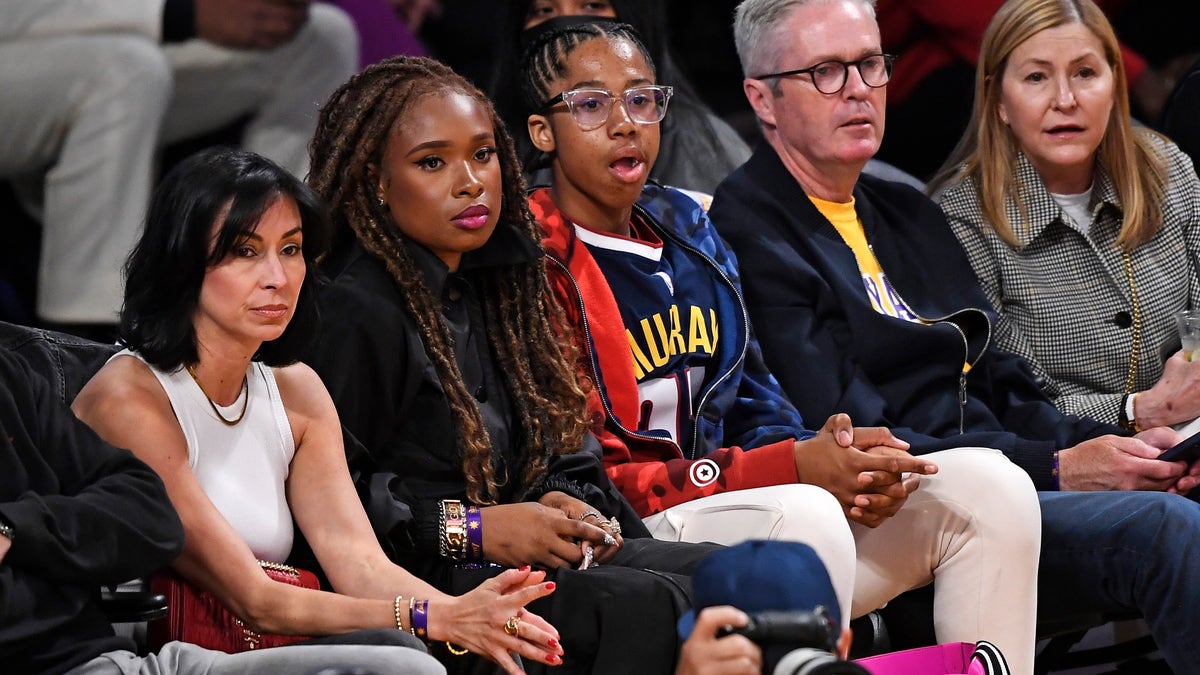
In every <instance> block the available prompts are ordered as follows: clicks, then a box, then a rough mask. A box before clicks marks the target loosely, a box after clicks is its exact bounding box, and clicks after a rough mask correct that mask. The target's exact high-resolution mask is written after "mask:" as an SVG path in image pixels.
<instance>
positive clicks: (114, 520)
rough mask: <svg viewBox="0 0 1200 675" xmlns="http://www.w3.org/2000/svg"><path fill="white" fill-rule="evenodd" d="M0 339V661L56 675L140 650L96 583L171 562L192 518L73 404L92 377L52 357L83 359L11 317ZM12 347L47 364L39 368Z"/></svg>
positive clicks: (17, 670) (146, 571) (143, 572)
mask: <svg viewBox="0 0 1200 675" xmlns="http://www.w3.org/2000/svg"><path fill="white" fill-rule="evenodd" d="M0 342H2V343H3V346H2V347H0V519H3V520H4V521H5V522H6V523H8V524H10V525H11V526H12V527H13V529H14V531H15V534H14V538H13V543H12V548H11V549H10V550H9V552H8V554H7V555H6V556H5V557H4V559H3V560H2V561H0V663H2V664H4V665H3V669H4V671H5V672H13V673H59V672H64V671H66V670H69V669H71V668H73V667H75V666H77V665H79V664H81V663H84V662H86V661H88V660H90V659H92V658H94V657H96V656H99V655H100V654H102V653H104V652H106V651H111V650H114V649H130V650H132V649H133V648H134V645H133V643H132V641H130V640H128V639H125V638H118V637H115V636H114V635H113V631H112V627H111V626H110V624H109V622H108V619H107V618H106V617H105V616H104V614H103V613H102V612H101V610H100V608H99V606H98V605H97V602H96V598H97V594H98V590H99V587H100V586H101V585H103V584H116V583H119V582H122V581H125V580H127V579H132V578H134V577H138V576H143V575H146V574H149V573H150V572H152V571H154V570H156V569H158V568H160V567H162V566H164V565H167V564H168V563H170V562H171V560H173V559H174V558H175V556H176V555H178V554H179V552H180V550H182V548H183V526H182V525H181V524H180V522H179V518H178V516H176V514H175V511H174V509H173V508H172V507H171V502H170V500H169V499H168V498H167V493H166V489H165V488H164V487H163V484H162V482H161V481H160V480H159V478H158V476H157V475H156V474H155V473H154V472H153V471H152V470H151V469H150V468H149V467H147V466H146V465H145V464H143V463H142V462H140V461H139V460H137V459H136V458H135V457H134V456H133V455H131V454H130V453H128V452H126V451H124V450H118V449H116V448H113V447H112V446H110V445H108V444H107V443H105V442H104V441H102V440H100V438H99V437H98V436H96V434H95V433H93V432H92V430H91V429H89V428H88V427H87V426H86V425H84V424H83V423H82V422H80V421H78V420H77V419H76V418H75V416H74V415H73V414H72V413H71V411H70V409H69V408H67V407H66V405H65V403H64V402H63V400H62V397H63V395H64V391H65V390H69V389H71V388H73V387H75V386H76V385H77V382H79V381H80V378H81V377H83V375H82V373H81V371H79V370H77V369H75V368H74V367H73V366H74V365H75V364H71V363H68V366H67V368H65V369H62V368H58V369H56V368H54V367H53V366H50V365H49V364H51V363H53V362H54V361H55V359H57V363H58V364H60V365H61V364H62V363H63V359H66V360H67V361H71V360H72V359H74V357H73V356H72V355H71V354H70V353H66V352H59V350H58V349H57V346H56V345H55V343H54V341H53V339H52V338H51V337H50V336H47V335H45V334H41V335H40V336H39V334H37V333H30V332H29V331H25V330H24V329H18V330H13V327H11V326H7V325H0ZM13 347H18V348H22V349H25V350H29V351H31V352H32V354H31V356H32V358H31V359H30V360H31V361H38V362H39V363H40V364H42V365H43V366H48V367H46V368H45V369H44V372H42V373H35V372H34V370H33V369H32V368H31V366H30V364H29V363H28V362H27V361H26V360H25V359H24V358H21V357H18V356H16V355H15V354H14V352H13V351H11V350H12V348H13ZM94 351H95V352H96V355H101V353H102V352H103V351H104V350H103V349H102V348H97V349H96V350H94ZM46 359H50V360H49V361H48V360H46ZM47 377H48V378H49V380H48V379H47ZM51 382H53V384H52V383H51Z"/></svg>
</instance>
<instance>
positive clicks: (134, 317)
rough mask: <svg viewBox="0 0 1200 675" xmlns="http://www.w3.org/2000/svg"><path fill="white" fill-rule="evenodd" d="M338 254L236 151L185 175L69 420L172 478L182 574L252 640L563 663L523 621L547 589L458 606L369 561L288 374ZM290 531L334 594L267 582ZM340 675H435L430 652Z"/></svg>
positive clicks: (344, 477)
mask: <svg viewBox="0 0 1200 675" xmlns="http://www.w3.org/2000/svg"><path fill="white" fill-rule="evenodd" d="M327 239H328V220H327V216H326V214H325V211H324V209H323V205H322V203H321V201H320V199H319V198H318V197H317V196H316V195H315V194H314V193H313V192H312V190H310V189H309V188H308V187H307V186H306V185H305V184H304V183H302V182H301V181H300V179H298V178H296V177H294V176H292V175H291V174H289V173H288V172H286V171H285V170H284V169H282V168H281V167H279V166H278V165H276V164H274V163H272V162H270V161H269V160H267V159H265V158H263V157H261V156H258V155H254V154H252V153H248V152H245V151H241V150H233V149H226V148H217V149H212V150H208V151H204V152H201V153H199V154H197V155H195V156H193V157H191V158H189V159H187V160H185V161H184V162H182V163H181V164H179V165H178V166H177V167H176V168H175V169H173V170H172V171H171V172H170V173H169V174H168V175H167V176H166V177H165V178H164V179H163V182H162V184H161V185H160V187H159V188H158V190H157V191H156V192H155V196H154V199H153V201H152V203H151V208H150V212H149V215H148V216H147V219H146V228H145V231H144V234H143V235H142V238H141V240H140V241H139V242H138V245H137V247H135V249H134V251H133V253H132V254H131V255H130V258H129V263H128V265H127V275H128V279H129V284H128V286H127V290H126V297H125V303H124V307H123V308H122V312H121V341H122V343H123V344H124V345H125V346H126V347H127V349H126V350H125V351H122V352H120V353H118V354H117V355H116V356H114V357H113V358H112V359H111V360H109V362H108V363H107V364H106V365H105V366H104V367H103V368H101V369H100V371H99V372H98V373H97V374H96V375H95V376H94V377H93V378H92V379H91V381H89V382H88V384H87V385H85V386H84V388H83V389H82V390H81V391H80V393H79V396H78V397H76V399H75V402H74V403H73V404H72V407H73V408H74V410H75V412H76V414H77V415H78V416H79V417H80V419H82V420H83V421H85V422H87V423H88V424H89V425H91V426H92V428H94V429H95V430H96V431H97V433H99V434H100V435H101V436H102V437H103V438H105V440H107V441H109V442H111V443H114V444H119V445H121V446H124V447H128V448H130V449H131V450H132V451H133V452H134V454H136V455H138V456H139V457H140V458H141V459H143V460H144V461H145V462H146V463H147V464H149V465H150V466H151V467H152V468H153V469H154V470H155V471H156V472H157V473H158V475H159V476H161V477H162V479H163V482H164V483H165V484H166V486H167V491H168V493H169V494H170V496H171V502H172V504H174V506H175V508H176V510H178V512H179V514H180V519H181V520H182V521H183V526H184V531H185V532H186V534H187V542H186V545H185V546H184V549H183V553H182V555H181V556H180V557H179V558H178V559H177V560H176V561H175V562H174V563H173V564H172V567H173V568H174V570H175V571H176V572H177V573H178V574H179V575H180V576H182V577H183V578H184V579H185V580H186V581H187V582H189V583H191V584H193V585H195V586H196V587H197V588H199V589H200V590H202V591H207V592H208V593H211V594H212V595H213V596H214V597H216V598H217V599H218V600H219V601H220V602H221V603H222V604H223V605H224V606H225V607H227V608H228V609H229V611H230V612H231V613H232V614H233V615H234V616H236V617H238V618H239V619H240V620H241V621H242V622H244V623H245V624H246V626H247V627H248V628H249V629H250V630H252V631H255V632H259V633H281V634H291V635H315V636H325V635H341V636H342V638H343V640H345V641H347V642H353V641H355V640H356V639H358V638H356V636H355V633H353V631H358V630H363V629H371V628H393V629H395V631H396V632H391V635H392V636H394V637H398V638H403V637H409V636H405V635H404V633H405V632H408V633H411V635H412V636H418V637H421V638H423V639H426V640H431V641H437V642H439V643H444V642H450V643H453V644H456V645H459V648H460V649H466V650H471V651H473V652H476V653H478V654H482V655H485V656H487V657H488V658H490V659H492V660H494V661H496V662H497V663H498V664H499V665H500V666H502V667H503V669H504V670H505V672H508V673H517V672H520V668H519V666H518V665H517V664H516V662H515V661H514V656H513V655H517V656H519V657H521V658H524V659H529V660H540V661H546V662H549V663H556V662H558V661H559V659H560V655H561V653H562V649H561V648H560V647H558V645H557V642H556V640H557V638H558V633H557V632H556V631H555V630H554V628H553V627H552V626H551V625H550V624H548V623H546V622H545V621H544V620H542V619H541V618H540V617H538V616H537V615H536V614H533V613H532V612H529V611H528V610H525V609H523V607H524V606H525V605H526V604H528V603H529V602H530V601H532V600H534V599H535V598H539V597H543V596H545V595H548V594H549V593H551V592H552V591H553V589H554V585H553V584H552V583H542V580H543V577H544V575H543V574H542V573H541V572H533V571H530V570H529V569H524V570H511V571H508V572H505V573H504V574H502V575H500V576H498V577H496V578H494V579H489V580H487V581H485V582H483V583H482V584H481V585H480V586H479V587H478V588H476V589H474V590H472V591H471V592H469V593H466V594H465V595H462V596H460V597H455V596H452V595H448V594H445V593H443V592H441V591H439V590H437V589H435V588H433V587H431V586H430V585H429V584H427V583H425V582H424V581H422V580H420V579H418V578H416V577H414V576H413V575H412V574H410V573H409V572H407V571H406V570H404V569H403V568H402V567H399V566H397V565H395V564H393V563H392V562H391V561H389V560H388V559H387V556H386V555H385V554H384V552H383V550H382V549H381V548H380V546H379V543H378V542H377V541H376V539H375V536H374V533H373V532H372V530H371V525H370V523H369V521H368V520H367V518H366V515H365V513H364V511H363V507H362V504H361V503H360V502H359V500H358V496H357V495H356V494H355V492H354V486H353V482H352V481H351V479H350V476H349V472H348V471H347V468H346V458H345V454H344V452H343V450H342V438H341V425H340V424H339V423H338V416H337V411H336V410H335V409H334V407H333V403H332V401H330V399H329V395H328V393H327V392H326V391H325V389H324V387H322V386H321V381H320V379H318V378H317V376H316V374H315V373H313V371H312V370H311V369H310V368H309V367H308V366H305V365H303V364H301V363H297V362H296V356H297V354H298V352H299V349H300V348H301V347H303V346H304V345H306V344H307V342H308V340H309V339H310V338H311V336H312V334H311V330H312V328H313V323H312V319H313V317H312V312H313V307H312V304H311V303H312V298H311V291H310V290H308V289H307V287H306V284H305V277H306V276H309V275H310V269H311V268H312V267H313V265H314V264H315V263H314V260H315V258H316V257H317V256H318V255H320V254H321V253H322V252H323V251H324V245H325V243H326V242H327ZM308 285H309V286H311V282H310V283H309V284H308ZM294 529H295V530H298V531H299V532H300V533H302V534H303V535H304V537H305V539H306V541H307V543H308V545H309V546H311V547H312V550H313V552H315V554H316V557H317V560H318V562H319V563H320V566H321V570H322V571H323V572H324V574H325V575H326V576H327V577H328V579H329V583H330V585H331V586H332V587H333V589H334V591H335V592H324V591H319V590H313V589H308V588H300V587H297V586H292V585H289V584H281V583H277V582H275V581H274V580H272V579H271V578H270V577H268V576H267V575H265V574H263V573H262V571H261V570H260V565H261V562H263V561H265V562H266V563H268V564H269V563H279V562H283V561H284V560H286V559H287V558H288V556H289V555H290V553H291V549H292V542H293V531H294ZM403 607H407V608H408V611H403V609H402V608H403ZM510 623H512V624H513V625H519V630H513V629H512V626H509V624H510ZM409 640H415V637H409ZM289 649H292V647H291V646H288V647H280V648H278V650H280V651H286V650H289ZM269 651H274V650H269ZM289 653H290V654H291V657H292V658H293V659H294V661H292V662H290V663H288V664H287V666H288V667H286V668H280V669H279V672H299V671H300V669H302V668H307V669H310V670H315V669H316V666H315V665H314V664H313V663H310V662H309V661H308V660H307V659H308V653H307V652H304V651H299V652H289ZM389 662H390V664H391V665H387V664H388V663H389ZM401 664H403V665H401ZM342 665H343V666H344V667H346V668H350V669H353V668H364V669H366V670H368V671H374V670H376V669H379V668H386V669H388V670H392V669H400V670H403V669H405V668H412V669H414V670H426V671H432V670H440V668H438V667H436V664H435V663H434V662H432V660H431V659H430V657H429V656H428V654H426V653H425V650H424V649H421V648H420V645H419V644H417V649H403V650H396V651H394V652H391V653H390V654H388V655H387V660H384V661H381V660H379V659H378V655H377V654H376V655H372V654H371V652H369V651H364V652H363V656H362V657H361V660H360V659H357V658H356V659H350V658H348V659H347V660H346V661H345V662H344V663H343V664H342Z"/></svg>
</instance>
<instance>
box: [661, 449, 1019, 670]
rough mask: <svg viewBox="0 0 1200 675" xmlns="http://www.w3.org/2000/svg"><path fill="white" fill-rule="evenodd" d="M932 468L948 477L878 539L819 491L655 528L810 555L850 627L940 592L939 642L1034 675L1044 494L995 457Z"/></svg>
mask: <svg viewBox="0 0 1200 675" xmlns="http://www.w3.org/2000/svg"><path fill="white" fill-rule="evenodd" d="M925 457H927V458H928V459H930V460H931V461H933V462H934V463H935V464H937V465H938V473H937V474H936V475H934V476H925V477H923V478H922V480H921V486H920V488H919V489H918V490H917V491H916V492H914V493H912V495H910V496H909V498H908V501H907V502H906V503H905V504H904V506H903V507H902V508H901V509H900V511H899V512H898V513H897V514H896V515H895V516H893V517H892V518H889V519H888V520H887V521H885V522H884V523H883V524H881V525H880V526H879V527H877V528H874V529H872V528H868V527H864V526H862V525H858V524H853V523H848V522H847V520H846V517H845V515H844V512H843V510H842V507H841V505H840V504H839V503H838V501H837V500H836V499H835V498H834V497H833V495H831V494H829V493H828V492H826V491H824V490H822V489H820V488H816V487H813V486H811V485H778V486H773V487H766V488H755V489H752V490H736V491H733V492H726V493H722V494H718V495H713V496H711V497H704V498H702V499H697V500H694V501H692V502H689V503H687V504H681V505H679V506H676V507H674V508H671V509H668V510H667V511H664V512H662V513H658V514H655V515H653V516H651V517H649V518H646V519H645V523H646V526H647V527H648V528H649V529H650V532H651V533H652V534H653V535H654V536H655V537H657V538H660V539H668V540H672V541H712V542H717V543H720V544H727V545H729V544H736V543H738V542H740V541H744V540H746V539H786V540H794V541H802V542H804V543H806V544H809V545H810V546H812V547H813V549H814V550H816V551H817V553H818V554H819V555H820V556H821V559H822V561H824V563H825V566H826V568H827V569H828V570H829V576H830V579H831V581H832V582H833V584H834V590H835V591H836V592H837V594H838V599H839V601H840V602H841V604H842V617H843V621H844V622H848V621H849V618H850V617H857V616H861V615H863V614H866V613H867V612H869V611H872V610H874V609H877V608H879V607H881V606H883V605H884V604H885V603H887V601H888V600H891V599H892V598H894V597H895V596H897V595H899V594H900V593H903V592H904V591H907V590H910V589H913V588H918V587H921V586H924V585H926V584H928V583H930V582H931V581H934V580H936V581H937V584H936V585H935V586H934V627H935V629H936V631H937V638H938V640H939V641H941V642H955V641H963V642H975V641H977V640H988V641H991V642H993V643H995V644H996V645H997V646H999V647H1000V649H1001V650H1002V651H1003V652H1004V655H1005V658H1006V659H1007V660H1008V663H1009V665H1010V667H1011V668H1012V669H1013V672H1014V673H1021V674H1026V675H1027V674H1028V673H1032V672H1033V654H1034V632H1035V624H1036V618H1037V566H1038V554H1039V552H1040V548H1041V513H1040V511H1039V509H1038V501H1037V493H1036V492H1035V491H1034V489H1033V483H1032V482H1031V481H1030V480H1029V477H1028V476H1027V475H1026V474H1025V472H1024V471H1022V470H1021V469H1020V468H1018V467H1017V466H1016V465H1014V464H1012V463H1011V462H1010V461H1009V460H1008V459H1007V458H1005V457H1004V455H1003V454H1001V453H1000V452H999V451H996V450H989V449H983V448H958V449H954V450H946V451H943V452H937V453H932V454H929V455H925ZM850 589H853V590H850ZM848 606H849V607H851V609H850V611H846V607H848Z"/></svg>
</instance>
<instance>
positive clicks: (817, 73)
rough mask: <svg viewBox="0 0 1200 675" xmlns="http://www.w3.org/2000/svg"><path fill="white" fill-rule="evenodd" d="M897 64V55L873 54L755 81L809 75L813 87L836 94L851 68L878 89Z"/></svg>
mask: <svg viewBox="0 0 1200 675" xmlns="http://www.w3.org/2000/svg"><path fill="white" fill-rule="evenodd" d="M895 62H896V55H895V54H871V55H870V56H864V57H862V58H861V59H859V60H857V61H822V62H820V63H818V64H817V65H815V66H813V67H811V68H797V69H796V70H785V71H783V72H779V73H770V74H768V75H759V76H758V77H755V78H753V79H755V80H765V79H767V78H771V77H788V76H790V75H808V76H809V77H811V78H812V83H813V86H814V87H816V88H817V91H819V92H821V93H822V94H836V93H838V92H840V91H841V90H842V89H845V88H846V80H847V79H848V78H849V76H850V66H854V67H855V68H857V69H858V75H859V77H861V78H862V81H863V83H864V84H866V85H867V86H868V87H871V88H874V89H877V88H879V87H882V86H883V85H885V84H887V83H888V80H890V79H892V64H894V63H895Z"/></svg>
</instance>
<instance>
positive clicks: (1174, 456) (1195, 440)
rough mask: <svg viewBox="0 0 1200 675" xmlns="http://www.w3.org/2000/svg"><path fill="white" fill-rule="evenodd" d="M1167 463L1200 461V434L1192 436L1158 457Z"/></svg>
mask: <svg viewBox="0 0 1200 675" xmlns="http://www.w3.org/2000/svg"><path fill="white" fill-rule="evenodd" d="M1158 458H1159V459H1161V460H1163V461H1165V462H1179V461H1183V462H1189V463H1190V462H1194V461H1196V460H1197V459H1200V433H1195V434H1192V435H1191V436H1188V437H1187V438H1185V439H1183V440H1182V441H1179V442H1178V443H1176V444H1175V445H1174V446H1172V447H1171V448H1169V449H1167V450H1166V452H1164V453H1163V454H1161V455H1159V456H1158Z"/></svg>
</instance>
